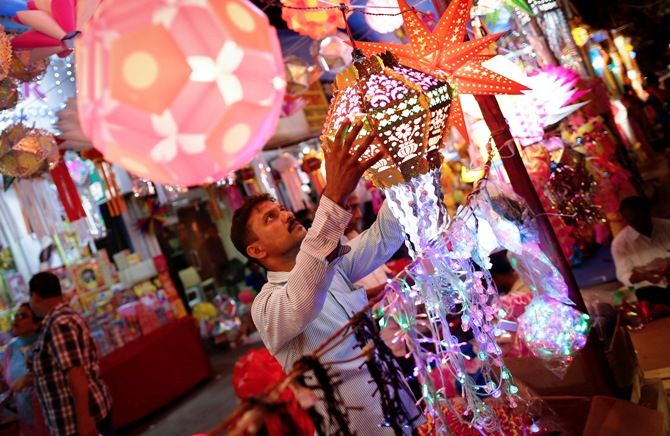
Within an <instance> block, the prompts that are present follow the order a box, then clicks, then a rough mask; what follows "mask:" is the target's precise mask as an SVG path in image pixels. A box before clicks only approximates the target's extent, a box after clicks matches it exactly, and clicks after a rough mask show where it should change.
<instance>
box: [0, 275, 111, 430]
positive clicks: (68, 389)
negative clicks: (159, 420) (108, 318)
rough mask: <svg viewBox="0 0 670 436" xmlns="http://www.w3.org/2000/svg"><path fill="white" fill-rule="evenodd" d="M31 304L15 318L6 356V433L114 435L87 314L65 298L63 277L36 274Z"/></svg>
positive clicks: (19, 310)
mask: <svg viewBox="0 0 670 436" xmlns="http://www.w3.org/2000/svg"><path fill="white" fill-rule="evenodd" d="M29 290H30V302H29V303H23V304H22V305H21V306H20V308H19V309H18V311H17V312H16V314H15V316H14V322H13V325H12V334H13V336H14V339H13V340H12V341H11V342H9V343H8V344H7V346H6V348H5V351H4V355H2V356H1V357H0V363H2V369H3V371H4V374H3V377H2V382H3V388H4V391H5V392H4V394H3V399H2V405H3V408H2V422H3V426H2V428H0V433H2V434H3V435H8V436H9V435H22V436H43V435H48V434H51V435H59V436H60V435H62V436H70V435H79V436H98V435H103V436H111V435H114V434H115V433H114V427H113V425H112V417H111V407H112V398H111V395H110V393H109V390H108V388H107V386H106V385H105V384H104V382H103V381H102V379H101V378H100V367H99V359H98V351H97V348H96V345H95V343H94V341H93V339H92V337H91V333H90V330H89V327H88V325H87V324H86V321H85V320H84V318H83V317H82V316H81V315H80V314H79V313H78V312H77V311H76V310H74V309H73V308H72V307H70V305H69V304H68V303H67V302H66V301H65V300H64V299H63V293H62V289H61V285H60V281H59V279H58V277H57V276H56V275H54V274H52V273H50V272H41V273H38V274H36V275H35V276H33V278H32V279H31V280H30V283H29Z"/></svg>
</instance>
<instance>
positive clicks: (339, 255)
mask: <svg viewBox="0 0 670 436" xmlns="http://www.w3.org/2000/svg"><path fill="white" fill-rule="evenodd" d="M362 127H363V124H362V123H361V122H358V123H356V124H354V125H353V127H352V124H351V122H349V121H346V122H344V123H343V125H342V126H341V127H340V128H339V131H338V132H337V134H336V135H335V139H334V140H332V141H331V140H326V145H325V146H324V158H325V165H326V173H327V176H328V180H334V181H337V183H328V184H327V185H326V187H325V188H324V191H323V197H322V198H321V202H320V204H319V207H318V209H317V211H316V216H315V219H314V223H313V225H312V227H311V228H310V230H309V231H307V230H305V229H304V227H302V226H301V225H300V224H299V223H298V221H297V220H296V219H295V217H294V216H293V214H292V213H291V212H289V211H287V210H284V209H283V208H281V206H280V205H279V204H277V203H275V202H274V201H272V200H271V199H270V198H269V197H267V196H257V197H252V198H250V199H248V200H247V202H246V203H245V204H244V205H243V206H242V207H240V208H239V209H238V210H237V211H236V212H235V215H234V218H233V225H232V229H231V239H232V240H233V243H234V244H235V247H236V248H237V249H238V250H239V251H240V252H241V253H243V254H245V255H246V256H248V257H249V258H250V259H252V260H254V261H256V262H258V263H260V264H261V265H262V266H263V267H265V268H266V269H267V270H268V283H267V284H266V285H265V286H264V287H263V289H262V291H261V292H260V294H259V295H258V296H257V297H256V299H255V300H254V304H253V306H252V316H253V319H254V323H255V324H256V326H257V327H258V331H259V332H260V335H261V338H262V339H263V342H264V344H265V346H266V347H267V348H268V349H269V350H270V352H271V353H272V354H273V355H274V356H275V357H276V358H277V360H279V362H280V363H281V364H282V366H283V367H284V369H285V370H287V371H288V370H290V369H291V368H292V367H293V364H294V363H295V362H296V361H297V360H298V359H300V358H301V357H302V356H303V355H308V354H310V353H312V352H313V351H314V350H315V349H316V348H317V347H318V346H319V345H320V344H321V343H322V342H323V341H324V340H326V339H327V338H329V337H330V336H332V335H333V334H334V333H335V332H336V331H337V330H338V329H339V328H340V327H342V326H343V325H345V324H346V323H347V322H349V320H350V317H351V315H352V314H354V313H355V312H357V311H359V310H361V309H363V308H364V307H365V306H366V305H367V304H368V302H374V301H377V300H378V299H381V297H383V293H380V292H377V294H375V295H373V294H370V295H366V293H365V290H364V289H362V288H360V287H356V286H355V285H353V283H355V282H356V281H357V280H359V279H360V278H362V277H365V276H366V275H367V274H369V273H370V272H371V271H373V270H374V269H376V268H377V267H379V266H380V265H382V264H383V263H384V262H385V261H386V260H388V259H389V258H390V257H391V256H392V255H393V253H395V252H396V251H397V249H398V248H399V247H400V246H401V245H402V243H403V242H404V233H403V231H402V228H401V226H400V223H399V222H398V221H397V220H396V219H395V218H393V215H392V214H391V211H390V210H389V208H388V206H386V205H385V206H383V207H382V209H381V211H380V213H379V215H378V219H377V221H376V222H375V223H374V224H373V226H372V227H371V228H370V229H369V230H368V231H366V232H363V233H362V234H361V235H360V236H359V237H358V240H359V242H358V244H357V245H356V247H355V248H351V247H349V246H347V245H342V244H341V242H340V239H341V238H342V236H343V233H344V231H345V229H346V227H347V224H348V223H349V221H350V219H351V213H350V212H349V211H348V210H347V209H346V204H347V200H348V198H349V196H350V195H351V194H352V192H353V191H354V189H355V188H356V185H357V183H358V181H359V179H360V178H361V176H362V175H363V173H364V172H365V171H366V170H367V169H369V168H370V167H371V166H372V165H373V164H375V163H376V162H377V161H378V160H379V159H380V158H381V155H379V154H377V155H372V156H370V157H368V158H363V159H361V157H362V156H363V154H364V153H365V152H366V151H367V150H368V147H369V146H370V144H371V143H372V140H373V138H374V136H375V133H374V132H371V133H370V134H368V135H367V136H366V137H365V140H364V142H363V143H362V145H361V146H359V147H355V146H354V140H355V139H356V138H357V136H358V134H359V132H360V131H361V129H362ZM345 135H346V137H345ZM358 139H360V137H359V138H358ZM356 143H357V144H360V142H359V141H356ZM359 159H361V160H360V161H359ZM322 360H324V361H331V362H336V363H335V364H334V365H333V366H332V368H333V372H334V373H336V374H337V377H338V379H339V380H340V381H341V384H339V386H338V390H339V394H340V396H341V399H342V402H343V403H344V404H343V406H344V407H345V408H346V409H347V411H348V414H349V417H350V422H349V425H350V430H351V431H352V432H353V433H355V434H375V435H378V434H387V433H384V432H388V434H392V433H393V431H392V429H391V428H389V427H388V426H385V422H386V421H387V420H386V417H385V416H384V413H383V411H382V406H381V402H380V400H379V395H378V394H375V389H376V386H375V385H374V384H370V383H368V381H369V380H370V378H371V376H370V373H369V371H368V370H367V368H366V366H365V365H364V364H363V362H364V357H363V355H362V354H360V350H358V349H357V348H356V341H355V339H354V338H353V337H352V336H348V337H347V338H345V339H344V340H343V341H341V342H340V343H339V345H338V346H337V347H334V348H333V349H331V350H330V351H329V352H328V353H326V355H325V356H324V357H323V359H322ZM400 395H401V397H402V400H403V401H402V403H403V404H402V407H403V409H404V410H403V411H399V413H404V414H405V415H406V416H408V417H410V421H411V422H410V423H409V424H410V425H407V427H406V433H407V434H411V432H412V428H411V427H416V426H418V425H419V424H420V423H421V421H422V416H421V413H420V412H419V411H418V410H417V408H416V406H415V400H414V399H413V397H412V394H411V393H410V390H409V388H407V389H404V390H403V392H402V393H401V394H400ZM316 408H317V410H318V411H319V413H321V414H322V415H325V413H324V412H325V405H323V404H321V403H317V405H316ZM326 416H327V415H326ZM325 421H328V420H327V419H326V420H325ZM325 425H326V426H327V425H329V423H328V422H326V423H325ZM326 433H330V431H329V429H326Z"/></svg>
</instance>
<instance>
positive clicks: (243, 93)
mask: <svg viewBox="0 0 670 436" xmlns="http://www.w3.org/2000/svg"><path fill="white" fill-rule="evenodd" d="M75 54H76V67H77V75H78V82H79V83H78V84H79V94H78V106H79V117H80V120H81V127H82V131H83V132H84V133H85V134H86V135H87V136H89V137H90V138H91V140H92V142H93V146H94V147H95V148H97V149H98V150H99V151H100V152H101V153H102V154H103V155H104V156H105V159H107V160H109V161H111V162H113V163H115V164H118V165H120V166H122V167H124V168H125V169H127V170H128V171H130V172H132V173H134V174H136V175H138V176H140V177H144V178H147V179H150V180H152V181H154V182H159V183H166V184H179V185H186V186H194V185H199V184H206V183H211V182H214V181H216V180H219V179H222V178H224V177H225V176H226V175H227V174H228V173H230V172H231V171H233V170H235V169H237V168H239V167H241V166H243V165H245V164H246V163H248V162H249V161H250V160H251V159H252V158H253V156H254V155H255V154H256V153H258V152H259V151H260V150H261V149H262V148H263V145H264V144H265V143H266V141H267V140H268V139H269V138H270V137H271V136H272V134H273V133H274V132H275V128H276V125H277V122H278V120H279V114H280V111H281V106H282V101H283V97H284V91H285V87H286V81H285V79H284V63H283V59H282V55H281V50H280V47H279V41H278V39H277V33H276V31H275V30H274V28H273V27H271V26H270V25H269V22H268V19H267V17H266V16H265V15H264V14H263V13H262V12H261V11H260V10H259V9H257V8H256V7H255V6H253V5H252V4H251V2H250V1H248V0H226V1H218V0H180V1H172V2H165V1H163V0H143V1H141V2H139V1H137V0H107V1H105V2H103V3H102V4H101V5H100V7H99V9H98V11H97V13H96V15H95V16H94V17H93V19H92V20H91V22H90V26H89V27H88V28H87V29H86V31H85V32H84V33H83V35H82V37H81V38H80V39H78V40H77V43H76V46H75Z"/></svg>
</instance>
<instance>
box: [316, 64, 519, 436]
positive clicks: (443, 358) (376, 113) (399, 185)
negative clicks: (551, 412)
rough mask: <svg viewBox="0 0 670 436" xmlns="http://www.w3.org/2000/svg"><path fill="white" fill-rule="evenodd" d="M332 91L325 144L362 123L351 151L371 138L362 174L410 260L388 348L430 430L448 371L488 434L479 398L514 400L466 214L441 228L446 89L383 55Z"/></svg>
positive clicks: (492, 294) (492, 425) (490, 293)
mask: <svg viewBox="0 0 670 436" xmlns="http://www.w3.org/2000/svg"><path fill="white" fill-rule="evenodd" d="M335 85H336V86H335V90H334V96H333V100H332V102H331V107H330V111H329V114H328V119H327V122H326V125H325V128H324V142H325V143H328V141H330V140H332V139H333V135H334V133H335V132H336V131H337V129H338V128H339V127H340V125H341V124H342V123H343V122H344V121H345V120H352V121H357V120H362V121H364V124H363V126H364V127H363V128H362V130H361V136H359V138H357V140H356V141H355V142H354V146H355V147H356V146H360V141H362V138H364V137H365V136H366V135H369V134H370V132H371V131H372V130H374V131H375V139H374V140H373V142H372V144H371V147H370V149H369V150H368V151H367V152H366V153H368V154H376V153H377V152H378V151H381V152H382V153H383V158H382V159H381V160H380V161H379V162H378V163H376V164H375V165H374V166H373V167H372V168H371V169H370V170H368V172H367V174H366V177H367V178H368V179H369V180H371V181H372V182H373V183H374V184H375V185H376V186H378V187H382V188H384V189H385V190H386V194H387V199H388V201H389V206H390V208H391V211H392V212H393V214H394V215H395V216H396V217H397V218H398V220H399V221H400V223H401V225H402V226H403V229H404V230H405V233H406V234H407V240H406V242H407V246H408V248H409V251H410V255H411V256H412V257H414V258H415V260H414V262H413V263H412V264H410V266H409V267H407V268H406V270H405V271H406V276H405V277H403V278H401V279H398V280H396V282H395V285H394V286H393V288H394V289H395V290H396V291H397V292H396V294H395V296H394V297H393V299H392V302H391V303H390V304H389V305H388V306H387V307H386V308H385V309H384V313H385V317H386V318H387V319H390V318H393V320H394V321H395V322H396V323H397V324H398V325H399V326H400V327H401V330H400V332H399V333H398V337H397V338H395V341H402V342H403V343H404V344H405V345H406V347H407V349H408V350H409V351H410V352H411V354H412V355H413V357H414V361H415V362H416V370H415V373H416V374H417V375H418V376H419V377H420V378H421V382H422V384H423V389H424V391H423V398H422V401H423V402H424V404H425V406H426V409H427V411H428V413H429V414H430V415H431V416H433V417H435V419H436V425H437V426H438V427H439V429H440V430H441V431H446V428H447V426H448V423H447V420H446V418H445V416H444V414H443V412H442V409H443V407H445V406H446V407H452V406H451V405H450V404H451V403H450V402H449V401H448V400H447V399H446V397H445V394H444V392H443V390H444V389H445V387H446V386H447V385H448V384H449V381H448V380H450V378H449V377H447V374H452V375H453V376H454V379H455V380H456V381H458V383H459V384H460V386H461V388H462V389H461V393H462V396H463V398H464V399H465V401H466V403H467V410H468V411H469V412H471V413H472V415H471V420H470V421H469V422H470V423H471V424H472V425H474V426H476V427H477V428H479V429H481V430H483V431H489V430H495V429H496V428H497V423H496V420H495V419H494V414H493V413H492V411H491V409H490V408H488V407H487V406H486V405H485V404H483V403H482V401H481V398H480V395H481V394H482V393H485V394H486V395H493V396H495V397H503V396H504V397H507V396H508V395H511V396H512V397H510V401H511V402H512V403H514V400H513V395H514V394H515V393H516V387H515V386H514V385H513V384H512V382H511V377H510V375H509V372H508V371H507V370H506V369H504V364H503V362H502V350H501V349H500V347H499V346H498V345H497V344H496V340H495V335H494V330H495V329H494V328H493V320H494V318H495V317H496V316H497V314H498V307H497V299H496V295H497V291H496V290H495V287H494V286H493V285H492V279H491V277H490V275H489V274H488V271H487V269H486V263H485V261H484V258H483V256H482V255H481V254H480V253H479V248H478V246H477V244H476V240H477V238H476V232H477V231H476V226H470V225H469V224H468V221H467V220H466V216H467V213H468V212H464V215H462V216H460V217H459V218H456V219H454V220H452V221H451V223H450V225H449V226H448V227H447V226H446V223H447V214H446V211H445V209H444V206H443V203H442V201H441V198H442V195H441V191H440V189H441V186H440V176H439V175H440V173H439V168H440V166H441V163H442V155H441V145H442V143H443V142H442V141H443V136H444V135H445V132H446V131H447V117H448V115H449V106H450V102H451V100H450V98H449V84H447V83H446V82H443V81H440V80H438V79H436V78H434V77H432V76H430V75H428V74H426V73H423V72H420V71H418V70H415V69H413V68H410V67H407V66H403V65H400V64H399V63H398V62H397V59H396V58H395V57H394V56H393V55H392V54H390V53H386V54H384V55H381V56H372V57H370V58H359V59H356V60H355V61H354V64H353V66H352V67H350V68H348V69H347V70H345V71H344V72H343V73H341V74H339V75H338V76H337V78H336V82H335ZM445 229H446V230H445ZM456 272H458V273H456ZM417 305H422V306H423V307H425V311H426V314H425V317H424V316H423V315H421V314H419V313H417ZM452 316H460V317H461V319H462V324H463V326H464V328H465V329H467V330H468V331H472V334H473V336H474V338H475V342H476V344H477V346H478V349H479V350H480V351H479V353H477V358H478V359H479V360H478V363H479V364H480V365H481V368H482V370H481V374H482V377H483V379H482V380H483V381H482V380H480V379H479V377H477V380H475V379H474V378H473V377H472V376H471V375H469V371H468V369H467V368H466V362H465V358H464V357H463V354H462V352H461V348H460V347H461V344H460V341H459V340H458V339H457V338H456V336H455V334H454V333H453V332H451V331H450V329H449V325H450V324H449V319H450V317H452ZM427 331H429V332H427ZM422 332H427V333H422ZM430 338H433V339H430ZM435 338H441V339H439V340H436V339H435ZM493 368H502V369H501V370H500V371H498V370H494V369H493ZM440 430H438V433H439V432H440Z"/></svg>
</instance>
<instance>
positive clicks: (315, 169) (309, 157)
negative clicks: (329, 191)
mask: <svg viewBox="0 0 670 436" xmlns="http://www.w3.org/2000/svg"><path fill="white" fill-rule="evenodd" d="M322 162H323V155H322V154H321V153H317V152H314V151H311V152H309V153H307V154H306V155H304V156H303V158H302V164H300V168H301V169H302V170H303V171H304V172H305V173H307V174H308V175H309V178H310V180H311V181H312V186H313V187H314V189H315V190H316V193H317V194H318V195H321V193H322V192H323V189H324V188H325V187H326V178H325V176H324V173H323V171H322V170H321V164H322Z"/></svg>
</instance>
